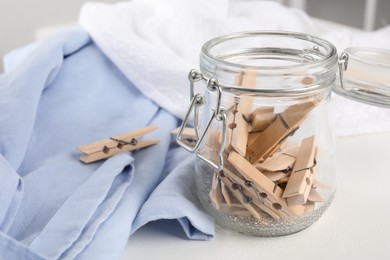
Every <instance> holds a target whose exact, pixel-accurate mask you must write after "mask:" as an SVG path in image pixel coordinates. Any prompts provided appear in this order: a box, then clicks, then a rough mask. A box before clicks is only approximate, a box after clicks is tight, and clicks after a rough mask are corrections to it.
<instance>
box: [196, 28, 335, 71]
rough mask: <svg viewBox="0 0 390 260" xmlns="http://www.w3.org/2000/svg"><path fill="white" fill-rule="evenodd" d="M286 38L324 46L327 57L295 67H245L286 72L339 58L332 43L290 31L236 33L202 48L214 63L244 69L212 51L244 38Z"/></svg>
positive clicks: (203, 53) (208, 42)
mask: <svg viewBox="0 0 390 260" xmlns="http://www.w3.org/2000/svg"><path fill="white" fill-rule="evenodd" d="M258 36H262V37H267V36H268V37H270V36H273V37H285V38H292V39H299V40H304V41H307V42H312V43H314V44H316V45H319V46H322V47H324V48H325V49H327V50H328V53H327V54H326V55H325V57H324V58H323V59H321V60H317V61H311V62H308V63H302V64H295V65H287V66H255V65H245V67H247V68H253V69H257V70H264V71H267V70H286V69H303V68H308V67H312V66H321V65H322V64H323V63H326V62H329V61H330V60H332V58H333V57H335V56H337V50H336V47H335V46H334V45H333V44H332V43H330V42H329V41H327V40H325V39H322V38H319V37H316V36H312V35H309V34H305V33H298V32H290V31H244V32H235V33H230V34H226V35H222V36H218V37H215V38H213V39H210V40H208V41H207V42H205V43H204V44H203V46H202V48H201V53H202V55H204V56H205V57H207V59H209V60H212V61H214V62H218V63H221V64H225V65H227V66H231V67H242V65H241V64H238V63H234V62H230V61H226V60H222V59H219V58H217V57H216V56H215V55H212V54H211V53H210V51H211V50H212V49H213V48H214V47H216V46H218V45H219V44H220V43H223V42H226V41H229V40H236V39H242V38H249V37H258Z"/></svg>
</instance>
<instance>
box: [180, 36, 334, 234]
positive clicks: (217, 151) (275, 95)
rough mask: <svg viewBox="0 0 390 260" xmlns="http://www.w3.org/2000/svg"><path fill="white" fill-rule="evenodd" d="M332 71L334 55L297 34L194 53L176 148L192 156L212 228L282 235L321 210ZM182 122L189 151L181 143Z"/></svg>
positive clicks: (224, 43) (218, 42) (329, 173)
mask: <svg viewBox="0 0 390 260" xmlns="http://www.w3.org/2000/svg"><path fill="white" fill-rule="evenodd" d="M337 67H338V56H337V52H336V49H335V47H334V46H333V45H332V44H331V43H329V42H327V41H325V40H323V39H320V38H317V37H313V36H310V35H307V34H300V33H289V32H243V33H234V34H230V35H227V36H222V37H218V38H215V39H212V40H210V41H208V42H206V43H205V44H204V45H203V47H202V51H201V55H200V71H197V70H192V71H191V72H190V73H189V80H190V87H191V88H190V92H191V105H190V108H189V110H188V113H187V115H186V118H185V120H184V121H183V124H182V128H181V131H180V132H179V134H178V136H177V141H178V143H179V144H180V145H181V146H183V147H184V148H186V149H187V150H189V151H191V152H194V153H196V154H197V161H196V190H197V194H198V197H199V199H200V201H201V203H202V204H203V206H204V208H205V209H206V210H207V211H208V212H209V214H211V216H212V217H214V219H215V220H216V222H217V223H218V224H219V225H221V226H223V227H226V228H229V229H232V230H235V231H238V232H242V233H246V234H251V235H257V236H280V235H288V234H292V233H295V232H298V231H300V230H303V229H305V228H307V227H308V226H310V225H311V224H312V223H314V222H315V221H316V220H318V219H319V218H320V217H321V215H322V214H323V213H324V212H325V210H326V209H327V208H328V207H329V205H330V203H331V201H332V199H333V197H334V194H335V191H336V181H335V177H336V171H335V160H334V140H333V132H332V126H331V122H330V118H329V113H328V108H329V101H330V95H331V90H332V86H333V84H334V82H335V78H336V71H337ZM196 82H199V83H198V84H196V86H195V83H196ZM201 83H203V84H201ZM199 85H203V86H204V87H203V88H201V90H199V91H196V94H195V88H197V86H199ZM204 89H205V90H204ZM203 90H204V91H203ZM190 120H193V121H192V122H193V123H192V124H193V126H194V129H195V136H196V139H197V142H196V144H195V146H190V145H189V144H188V143H186V142H185V141H184V139H183V129H184V126H185V125H186V124H187V123H189V121H190Z"/></svg>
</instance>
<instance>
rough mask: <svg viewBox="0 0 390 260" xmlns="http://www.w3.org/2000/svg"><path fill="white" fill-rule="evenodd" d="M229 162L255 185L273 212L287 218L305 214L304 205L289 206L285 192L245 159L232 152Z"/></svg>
mask: <svg viewBox="0 0 390 260" xmlns="http://www.w3.org/2000/svg"><path fill="white" fill-rule="evenodd" d="M228 160H229V162H230V163H231V164H232V165H233V166H234V167H235V168H236V169H237V170H238V171H239V172H240V173H241V175H242V176H243V177H244V178H245V179H246V180H249V181H251V182H252V183H253V184H254V186H255V187H256V189H257V190H258V191H259V192H260V195H261V197H262V198H263V199H264V201H266V202H267V204H269V207H270V208H271V209H272V210H273V211H277V212H278V215H280V216H282V217H283V218H286V217H293V216H301V215H302V214H303V213H304V210H305V209H304V207H303V206H302V205H297V206H289V205H288V204H287V201H286V199H284V198H283V197H282V194H283V190H282V189H281V188H280V187H278V185H277V184H275V183H274V182H272V181H271V180H270V179H268V178H267V177H266V176H265V175H264V174H263V173H262V172H261V171H259V170H258V169H256V167H255V166H253V165H252V164H251V163H250V162H248V161H247V160H246V159H245V158H244V157H242V156H241V155H239V154H238V153H236V152H231V153H230V154H229V158H228ZM267 204H266V205H267Z"/></svg>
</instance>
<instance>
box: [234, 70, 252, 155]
mask: <svg viewBox="0 0 390 260" xmlns="http://www.w3.org/2000/svg"><path fill="white" fill-rule="evenodd" d="M242 85H243V86H244V87H246V88H254V87H255V86H256V72H255V70H247V71H245V75H244V77H243V79H242ZM236 99H238V102H237V112H236V114H235V117H234V125H235V128H233V129H232V131H233V133H232V139H231V145H232V147H233V148H234V150H236V152H238V153H239V154H241V155H242V156H245V153H246V146H247V142H248V131H249V130H248V127H249V124H248V122H247V121H246V120H245V118H248V117H249V115H250V114H251V112H252V105H253V97H252V96H248V95H243V96H238V97H236Z"/></svg>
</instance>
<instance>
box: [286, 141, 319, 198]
mask: <svg viewBox="0 0 390 260" xmlns="http://www.w3.org/2000/svg"><path fill="white" fill-rule="evenodd" d="M315 156H316V145H315V138H314V135H313V136H310V137H307V138H305V139H303V140H302V144H301V148H300V149H299V153H298V156H297V160H296V162H295V164H294V168H293V170H292V172H291V175H290V179H289V180H288V182H287V186H286V189H285V190H284V193H283V198H287V203H288V205H299V204H304V203H306V201H307V198H308V196H309V193H310V190H311V187H312V184H313V175H314V171H313V168H314V166H315V164H316V162H315Z"/></svg>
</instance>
